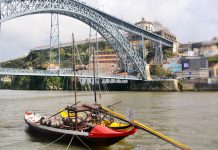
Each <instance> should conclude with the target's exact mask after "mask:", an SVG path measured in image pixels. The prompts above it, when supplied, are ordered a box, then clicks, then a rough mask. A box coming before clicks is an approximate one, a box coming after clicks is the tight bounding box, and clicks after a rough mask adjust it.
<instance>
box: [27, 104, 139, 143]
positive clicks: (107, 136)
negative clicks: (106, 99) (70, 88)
mask: <svg viewBox="0 0 218 150" xmlns="http://www.w3.org/2000/svg"><path fill="white" fill-rule="evenodd" d="M98 107H99V108H100V106H99V105H96V104H95V105H81V106H68V107H67V108H65V110H64V111H65V112H67V114H69V115H67V116H65V117H63V116H61V115H56V116H53V117H46V116H40V115H39V114H35V113H32V112H26V113H25V117H24V118H25V121H26V123H27V124H28V126H29V128H30V129H31V130H33V131H36V132H37V133H38V134H42V135H47V136H53V137H55V138H59V137H61V136H63V137H64V138H65V139H66V138H67V139H70V138H72V137H73V136H75V138H74V139H75V140H76V139H78V138H79V139H81V140H83V141H84V142H86V143H89V144H90V145H95V146H110V145H113V144H115V143H116V142H118V141H120V140H122V139H123V138H125V137H127V136H129V135H132V134H134V133H135V132H136V131H137V129H136V128H135V127H133V126H132V125H125V124H121V123H116V122H114V121H113V122H112V118H110V117H111V116H107V114H103V113H101V112H98V111H96V108H98ZM92 108H95V110H94V111H93V109H92ZM64 111H62V112H64ZM60 114H61V113H60ZM106 118H108V119H106ZM105 120H107V121H105ZM104 122H107V124H105V123H104ZM110 125H112V126H111V127H110Z"/></svg>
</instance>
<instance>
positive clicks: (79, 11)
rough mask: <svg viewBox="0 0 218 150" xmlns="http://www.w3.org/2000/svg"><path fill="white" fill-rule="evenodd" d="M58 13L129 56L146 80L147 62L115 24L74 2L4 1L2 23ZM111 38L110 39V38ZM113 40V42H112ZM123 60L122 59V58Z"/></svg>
mask: <svg viewBox="0 0 218 150" xmlns="http://www.w3.org/2000/svg"><path fill="white" fill-rule="evenodd" d="M39 13H58V14H62V15H65V16H70V17H73V18H76V19H78V20H80V21H82V22H84V23H86V24H88V25H90V26H92V27H93V28H94V29H96V30H97V31H98V32H99V33H100V34H101V35H102V36H103V37H105V38H106V40H108V42H109V43H110V44H111V45H112V47H113V48H114V49H115V50H116V51H118V53H120V52H123V53H124V54H123V55H127V56H126V57H127V58H129V59H128V60H129V61H131V64H132V65H134V67H135V68H136V69H137V70H138V72H139V73H140V74H141V76H142V77H143V78H145V75H146V73H145V65H144V64H145V62H144V60H143V59H142V58H141V57H140V56H139V54H138V53H137V52H136V51H135V50H134V48H133V47H132V46H131V44H130V43H129V41H128V40H127V39H126V38H125V37H124V36H123V35H122V34H121V33H120V32H119V29H117V28H116V27H115V26H114V25H113V24H111V23H110V22H109V21H108V20H107V19H106V18H104V17H103V16H101V14H99V13H98V12H95V11H93V10H92V9H90V8H89V7H87V6H85V5H83V4H82V3H79V2H77V1H74V0H2V5H1V20H0V23H1V22H4V21H7V20H10V19H13V18H17V17H20V16H25V15H31V14H39ZM108 37H110V38H108ZM111 39H113V40H111ZM121 58H122V57H121Z"/></svg>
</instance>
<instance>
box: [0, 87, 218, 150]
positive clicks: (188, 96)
mask: <svg viewBox="0 0 218 150" xmlns="http://www.w3.org/2000/svg"><path fill="white" fill-rule="evenodd" d="M72 95H73V94H72V92H54V91H11V90H0V149H2V150H65V149H67V145H68V144H67V143H60V142H57V143H54V144H51V145H48V144H49V143H50V142H52V141H50V140H49V139H47V140H45V139H44V138H43V139H42V138H39V137H35V136H33V135H31V134H30V133H29V132H28V127H27V125H26V124H25V123H24V119H23V115H24V112H25V111H26V110H31V111H35V112H37V113H40V114H46V115H51V114H54V113H55V112H58V111H59V110H61V109H62V108H64V107H65V106H66V105H70V104H72V102H73V97H72ZM79 100H81V101H83V102H92V101H93V95H92V94H91V93H90V92H89V93H86V92H81V93H79ZM119 101H122V103H120V104H118V105H116V107H115V109H116V111H118V112H120V113H123V114H126V111H127V110H128V109H133V110H134V111H135V118H136V120H139V121H140V122H143V123H145V124H148V125H150V126H152V127H153V128H154V129H156V130H157V131H159V132H162V133H164V134H165V135H167V136H169V137H172V138H173V139H176V140H178V141H181V142H183V143H185V144H187V145H189V146H190V147H191V148H192V149H194V150H217V149H218V93H217V92H206V93H203V92H202V93H201V92H197V93H195V92H187V93H186V92H184V93H171V92H169V93H164V92H112V93H102V96H101V99H100V98H99V102H100V103H102V104H103V105H108V104H113V103H116V102H119ZM83 149H86V148H85V147H83V146H78V145H77V146H73V145H71V147H70V148H69V150H83ZM92 149H98V150H103V149H106V150H132V149H133V150H174V149H176V148H175V147H173V146H172V145H170V144H167V143H166V142H164V141H162V140H160V139H158V138H156V137H154V136H152V135H149V134H148V133H146V132H144V131H138V132H137V133H136V134H135V135H133V136H130V137H128V138H125V139H124V140H122V141H121V142H119V143H117V144H115V145H113V146H110V147H107V148H105V147H104V148H92Z"/></svg>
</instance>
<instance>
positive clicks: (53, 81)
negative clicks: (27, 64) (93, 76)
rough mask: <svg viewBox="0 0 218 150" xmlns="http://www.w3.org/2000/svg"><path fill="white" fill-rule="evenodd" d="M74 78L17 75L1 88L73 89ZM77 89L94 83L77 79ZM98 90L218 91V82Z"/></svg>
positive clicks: (100, 88) (137, 83)
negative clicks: (81, 81)
mask: <svg viewBox="0 0 218 150" xmlns="http://www.w3.org/2000/svg"><path fill="white" fill-rule="evenodd" d="M72 85H73V80H72V78H70V77H67V78H65V77H23V76H16V77H13V78H12V81H11V82H10V83H2V82H0V89H11V90H45V91H46V90H48V91H49V90H57V91H67V90H69V91H71V90H74V89H73V86H72ZM77 85H78V87H77V90H79V91H91V90H93V89H94V87H93V85H90V84H85V85H83V84H81V83H80V81H79V80H78V79H77ZM96 90H98V91H157V92H158V91H164V92H178V91H218V84H208V83H207V82H206V80H204V81H202V80H183V81H180V80H176V79H169V80H155V81H128V82H124V83H116V82H114V83H107V84H101V85H97V86H96Z"/></svg>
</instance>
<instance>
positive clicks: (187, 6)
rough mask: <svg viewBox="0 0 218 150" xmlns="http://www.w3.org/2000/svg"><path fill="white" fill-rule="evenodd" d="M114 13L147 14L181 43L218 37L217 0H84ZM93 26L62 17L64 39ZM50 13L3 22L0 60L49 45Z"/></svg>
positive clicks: (136, 16) (122, 15)
mask: <svg viewBox="0 0 218 150" xmlns="http://www.w3.org/2000/svg"><path fill="white" fill-rule="evenodd" d="M83 1H84V2H86V3H88V4H90V5H93V6H95V7H98V8H100V9H102V10H104V11H106V12H108V13H110V14H112V15H115V16H117V17H120V18H123V19H125V20H128V21H129V22H132V23H135V22H137V21H139V20H141V18H142V17H144V18H145V19H146V20H149V21H158V22H161V23H162V24H163V25H164V26H165V27H167V28H168V29H169V30H170V31H171V32H172V33H173V34H175V35H176V36H177V37H178V39H179V40H180V41H181V42H189V41H204V40H210V39H212V38H213V37H215V36H218V9H217V6H218V1H217V0H134V1H133V0H83ZM88 30H89V27H88V26H86V25H84V24H83V23H81V22H79V21H77V20H75V19H72V18H69V17H64V16H61V17H60V40H61V42H69V41H71V33H72V32H74V33H75V38H76V40H83V39H86V38H88ZM49 32H50V15H48V14H40V15H31V16H24V17H20V18H17V19H13V20H10V21H7V22H4V23H3V24H2V34H1V46H0V48H1V50H0V61H3V60H8V59H11V58H16V57H19V56H23V55H24V54H25V53H27V52H29V50H30V49H33V48H35V47H37V46H42V45H48V44H49Z"/></svg>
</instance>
